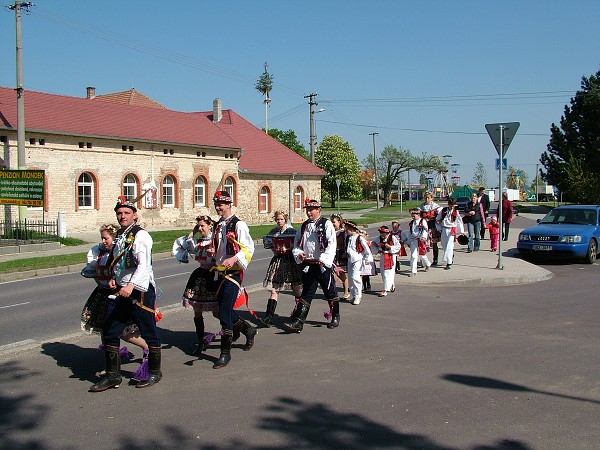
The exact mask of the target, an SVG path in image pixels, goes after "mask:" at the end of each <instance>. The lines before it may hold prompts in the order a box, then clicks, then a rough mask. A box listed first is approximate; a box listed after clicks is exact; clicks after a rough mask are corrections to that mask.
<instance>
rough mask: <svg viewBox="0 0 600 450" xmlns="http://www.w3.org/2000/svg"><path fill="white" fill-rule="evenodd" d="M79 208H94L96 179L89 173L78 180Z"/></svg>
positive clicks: (80, 176)
mask: <svg viewBox="0 0 600 450" xmlns="http://www.w3.org/2000/svg"><path fill="white" fill-rule="evenodd" d="M77 206H78V207H79V209H93V208H94V178H93V177H92V176H91V175H90V174H89V173H87V172H83V173H82V174H81V175H79V179H78V180H77Z"/></svg>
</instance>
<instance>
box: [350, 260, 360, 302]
mask: <svg viewBox="0 0 600 450" xmlns="http://www.w3.org/2000/svg"><path fill="white" fill-rule="evenodd" d="M362 266H363V264H362V259H359V260H358V261H355V262H353V263H351V262H350V261H348V291H349V292H350V295H351V296H352V297H354V298H361V297H362V290H363V285H362V276H361V274H360V269H361V267H362Z"/></svg>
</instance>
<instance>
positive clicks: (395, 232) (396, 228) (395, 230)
mask: <svg viewBox="0 0 600 450" xmlns="http://www.w3.org/2000/svg"><path fill="white" fill-rule="evenodd" d="M390 233H391V234H392V236H396V237H397V238H398V240H399V241H400V243H402V230H401V229H400V222H399V221H397V220H392V229H391V230H390ZM402 250H403V247H400V251H399V252H398V254H397V255H396V272H400V269H401V267H400V256H406V253H405V254H404V255H402Z"/></svg>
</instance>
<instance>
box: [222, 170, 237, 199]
mask: <svg viewBox="0 0 600 450" xmlns="http://www.w3.org/2000/svg"><path fill="white" fill-rule="evenodd" d="M223 190H224V191H227V192H228V193H229V195H230V197H231V198H232V199H233V204H234V205H235V204H236V203H237V201H236V198H235V180H234V179H233V177H227V178H226V179H225V183H223Z"/></svg>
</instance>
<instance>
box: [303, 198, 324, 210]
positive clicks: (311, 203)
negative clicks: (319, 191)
mask: <svg viewBox="0 0 600 450" xmlns="http://www.w3.org/2000/svg"><path fill="white" fill-rule="evenodd" d="M304 207H305V208H320V207H321V203H319V201H318V200H315V199H308V198H307V199H306V200H304Z"/></svg>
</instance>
